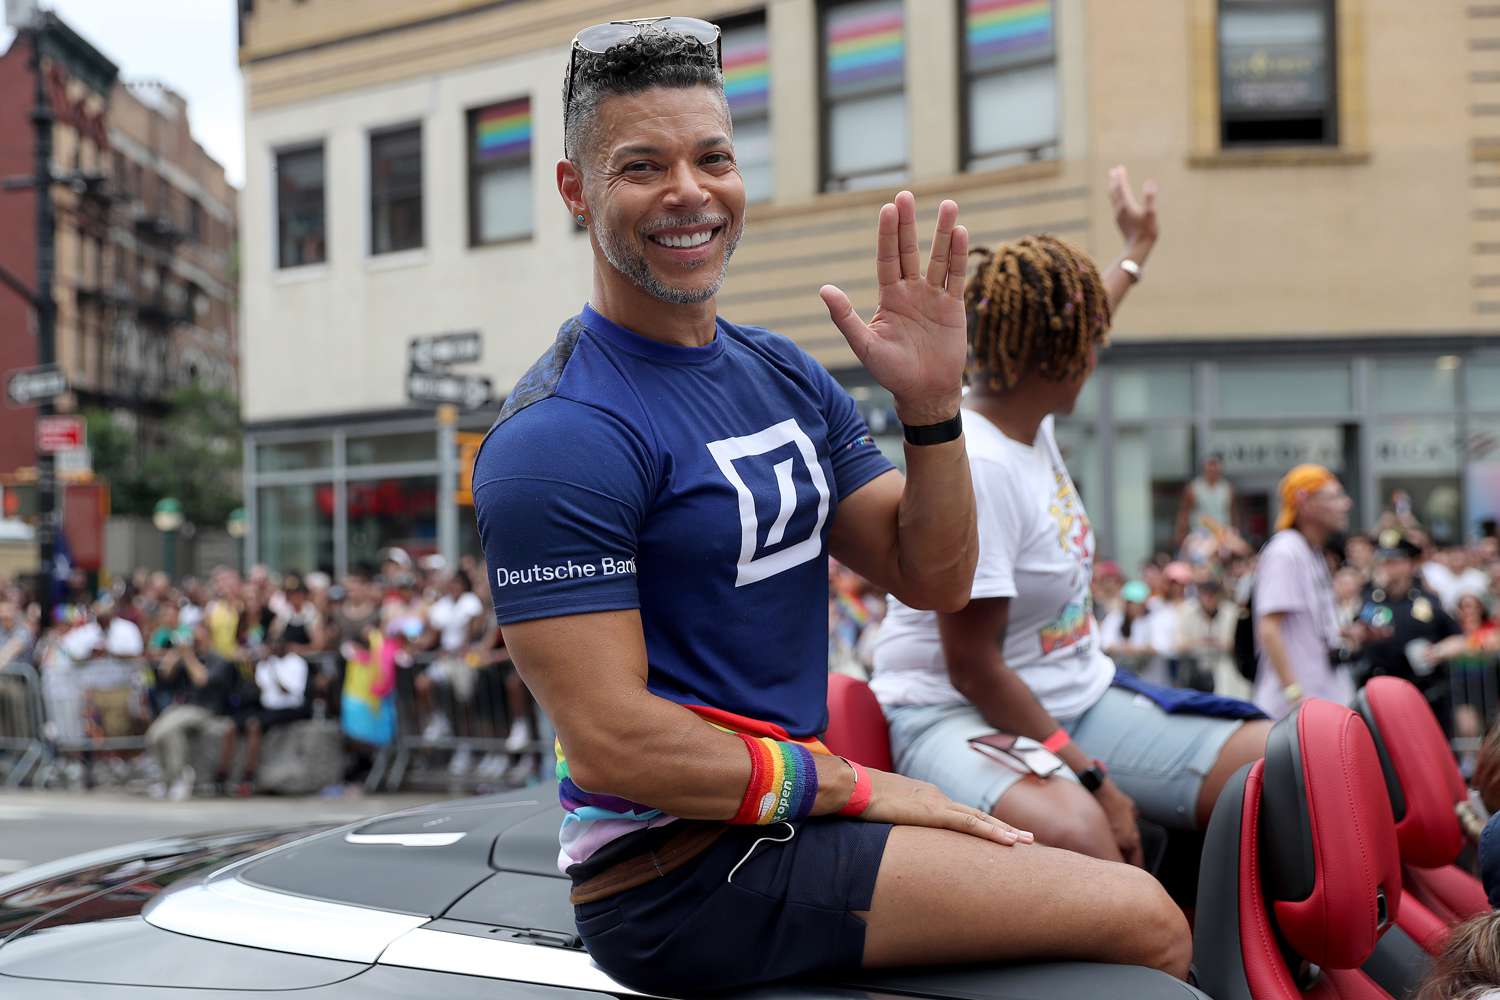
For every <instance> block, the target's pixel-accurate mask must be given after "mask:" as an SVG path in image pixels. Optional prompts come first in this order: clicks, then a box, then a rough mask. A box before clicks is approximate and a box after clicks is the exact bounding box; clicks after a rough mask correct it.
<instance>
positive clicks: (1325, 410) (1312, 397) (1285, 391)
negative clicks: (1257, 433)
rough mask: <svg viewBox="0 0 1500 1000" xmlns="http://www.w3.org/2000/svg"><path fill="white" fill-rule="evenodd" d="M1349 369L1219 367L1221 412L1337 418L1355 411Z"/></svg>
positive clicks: (1312, 365)
mask: <svg viewBox="0 0 1500 1000" xmlns="http://www.w3.org/2000/svg"><path fill="white" fill-rule="evenodd" d="M1353 403H1354V393H1353V391H1352V388H1351V385H1350V378H1349V366H1348V365H1346V364H1336V365H1318V364H1310V365H1256V364H1250V365H1244V364H1234V363H1226V364H1223V365H1220V366H1219V412H1220V413H1221V414H1222V415H1223V416H1226V417H1267V416H1288V415H1297V416H1324V415H1327V416H1334V415H1341V414H1345V413H1348V412H1349V411H1350V410H1351V409H1352V408H1353Z"/></svg>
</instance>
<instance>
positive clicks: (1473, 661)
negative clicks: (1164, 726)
mask: <svg viewBox="0 0 1500 1000" xmlns="http://www.w3.org/2000/svg"><path fill="white" fill-rule="evenodd" d="M1236 506H1237V505H1236V503H1235V499H1234V494H1233V490H1232V488H1230V486H1229V484H1228V481H1227V480H1226V479H1225V478H1224V477H1223V473H1222V469H1221V466H1220V462H1219V461H1218V460H1217V459H1216V458H1211V459H1210V460H1209V461H1208V463H1207V467H1206V468H1205V470H1204V474H1203V475H1202V476H1200V477H1198V478H1197V479H1194V480H1193V481H1192V482H1191V483H1190V484H1188V486H1187V487H1186V488H1185V490H1184V496H1183V504H1182V515H1181V516H1180V517H1179V519H1178V521H1177V545H1176V547H1175V549H1168V550H1163V551H1159V552H1156V553H1155V554H1154V555H1153V556H1152V557H1151V558H1149V559H1147V560H1145V561H1143V562H1142V563H1141V564H1140V565H1139V566H1137V567H1134V569H1133V571H1128V570H1127V569H1126V568H1125V567H1122V566H1121V565H1120V564H1119V563H1116V562H1113V561H1108V560H1101V561H1100V562H1098V563H1096V564H1095V565H1094V569H1093V573H1094V576H1093V588H1092V596H1093V612H1094V615H1095V616H1096V619H1097V621H1098V624H1099V638H1100V642H1101V644H1102V645H1103V647H1104V650H1105V652H1106V653H1108V654H1109V655H1110V656H1111V658H1112V659H1113V660H1114V661H1115V663H1116V665H1118V666H1120V667H1123V668H1125V669H1127V670H1130V671H1132V672H1134V673H1136V674H1137V675H1139V676H1141V677H1142V678H1143V679H1145V680H1148V681H1151V682H1154V683H1158V684H1168V685H1174V686H1179V687H1191V688H1196V689H1198V690H1202V691H1212V692H1214V693H1215V694H1220V695H1225V696H1228V697H1233V698H1241V699H1245V700H1251V699H1252V694H1253V681H1254V677H1255V670H1256V657H1255V645H1254V642H1255V640H1254V632H1253V626H1252V615H1251V603H1252V595H1253V591H1254V581H1255V572H1256V561H1257V550H1256V547H1255V545H1254V544H1252V542H1254V541H1260V540H1259V539H1252V538H1248V535H1247V533H1243V532H1242V531H1241V530H1240V527H1239V522H1240V518H1239V517H1237V516H1236V512H1235V507H1236ZM1325 556H1326V558H1327V561H1328V567H1329V573H1330V576H1331V579H1332V581H1333V587H1334V593H1335V598H1336V601H1337V606H1338V612H1339V616H1340V623H1341V624H1342V625H1345V626H1353V625H1355V624H1356V623H1360V624H1362V625H1364V626H1365V631H1364V632H1363V633H1362V634H1363V635H1364V636H1365V637H1366V638H1365V641H1364V642H1363V643H1362V644H1360V645H1358V646H1357V647H1351V648H1350V649H1349V650H1347V651H1346V655H1345V656H1344V662H1343V663H1342V665H1341V666H1340V667H1338V669H1340V670H1343V671H1347V672H1348V673H1349V675H1350V678H1351V680H1352V682H1353V684H1354V686H1356V687H1358V686H1360V685H1362V684H1363V683H1364V681H1365V680H1366V679H1368V678H1369V677H1372V676H1377V675H1394V676H1398V677H1403V678H1405V679H1407V680H1410V681H1412V682H1413V683H1415V684H1416V685H1417V686H1418V687H1420V688H1421V689H1422V690H1423V691H1424V692H1425V693H1426V694H1427V696H1428V699H1429V701H1430V702H1431V703H1432V706H1433V709H1434V711H1435V712H1436V713H1437V714H1438V717H1439V719H1440V721H1441V722H1442V724H1443V726H1444V728H1445V730H1447V732H1448V734H1449V735H1450V736H1451V737H1454V738H1455V739H1456V743H1455V745H1456V746H1457V747H1459V748H1460V749H1461V750H1462V758H1463V763H1464V766H1465V769H1466V770H1470V769H1472V762H1473V753H1472V751H1473V749H1474V748H1476V747H1477V743H1478V740H1479V738H1480V736H1481V734H1482V733H1483V732H1484V731H1485V728H1486V727H1487V726H1488V725H1491V724H1493V723H1495V722H1496V721H1497V715H1500V713H1497V702H1500V669H1497V668H1500V623H1497V617H1496V612H1497V610H1500V538H1497V537H1496V536H1495V534H1493V533H1488V534H1486V535H1485V536H1484V537H1481V538H1479V539H1476V540H1474V541H1472V542H1469V543H1467V544H1461V545H1449V544H1443V543H1441V542H1439V541H1437V540H1435V539H1434V538H1433V537H1431V535H1430V534H1429V533H1428V532H1427V531H1426V530H1425V528H1424V527H1423V525H1422V524H1420V523H1419V522H1418V521H1417V520H1416V519H1415V518H1414V517H1413V515H1412V513H1411V505H1410V503H1409V501H1408V500H1407V499H1406V498H1405V497H1404V495H1403V494H1401V493H1399V492H1398V493H1396V494H1395V495H1393V496H1392V497H1391V502H1390V504H1389V506H1388V508H1387V509H1386V511H1385V512H1384V513H1383V514H1382V515H1381V516H1380V517H1379V519H1378V521H1377V523H1376V524H1375V525H1374V526H1373V528H1372V529H1371V530H1370V531H1369V532H1367V533H1365V532H1360V533H1351V534H1348V535H1346V536H1344V537H1341V538H1337V539H1334V540H1332V541H1330V543H1329V545H1328V546H1327V549H1326V552H1325ZM829 581H830V593H829V622H830V629H829V660H830V663H831V664H832V667H833V669H835V670H840V671H843V672H847V673H853V674H856V675H862V674H866V673H868V671H869V669H870V665H871V661H870V651H871V650H872V649H873V645H874V636H875V634H876V632H877V630H878V629H879V626H880V620H881V616H882V614H883V612H884V600H883V595H880V594H878V593H874V592H872V591H871V589H870V588H869V586H868V585H867V584H865V583H864V581H862V580H860V579H859V578H858V577H857V576H855V575H854V574H853V573H851V572H850V571H849V570H847V569H845V568H843V567H841V566H839V565H837V564H836V563H835V564H833V565H832V568H831V569H830V574H829Z"/></svg>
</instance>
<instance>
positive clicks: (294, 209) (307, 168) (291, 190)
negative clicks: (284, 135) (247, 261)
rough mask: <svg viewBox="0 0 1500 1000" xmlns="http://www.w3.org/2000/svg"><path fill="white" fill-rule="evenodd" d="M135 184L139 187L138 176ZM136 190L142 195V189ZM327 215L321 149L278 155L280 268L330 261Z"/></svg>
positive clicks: (292, 151) (277, 241)
mask: <svg viewBox="0 0 1500 1000" xmlns="http://www.w3.org/2000/svg"><path fill="white" fill-rule="evenodd" d="M135 183H136V184H137V185H139V184H140V176H139V174H137V175H136V177H135ZM135 190H136V191H137V192H139V191H140V188H139V186H137V187H136V188H135ZM324 212H325V208H324V204H323V147H322V145H321V144H320V145H317V146H308V147H305V148H303V149H289V150H284V151H282V152H279V153H277V154H276V247H277V251H276V266H277V267H301V266H302V265H303V264H321V263H323V261H325V260H327V259H328V244H327V240H326V236H327V218H326V216H325V214H324Z"/></svg>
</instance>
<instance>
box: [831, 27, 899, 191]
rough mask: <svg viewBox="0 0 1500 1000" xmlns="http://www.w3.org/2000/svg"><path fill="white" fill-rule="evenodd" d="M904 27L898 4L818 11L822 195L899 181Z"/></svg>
mask: <svg viewBox="0 0 1500 1000" xmlns="http://www.w3.org/2000/svg"><path fill="white" fill-rule="evenodd" d="M904 28H905V25H904V23H903V21H902V3H901V0H850V2H836V3H828V4H826V5H825V6H824V8H823V144H824V156H823V189H824V190H826V191H842V190H848V189H851V188H860V187H879V186H884V185H888V184H895V183H899V182H900V181H901V180H903V179H904V178H905V176H906V94H905V92H904V87H905V82H906V80H905V76H906V41H905V37H904Z"/></svg>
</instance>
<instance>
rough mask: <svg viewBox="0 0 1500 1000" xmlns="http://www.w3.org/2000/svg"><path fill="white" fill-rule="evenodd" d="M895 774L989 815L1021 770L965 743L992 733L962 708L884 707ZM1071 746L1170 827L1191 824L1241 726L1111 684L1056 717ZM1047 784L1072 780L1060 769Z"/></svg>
mask: <svg viewBox="0 0 1500 1000" xmlns="http://www.w3.org/2000/svg"><path fill="white" fill-rule="evenodd" d="M886 719H887V720H888V721H889V722H890V727H891V753H892V755H893V756H894V758H895V761H896V770H897V771H899V772H901V773H902V774H904V775H907V776H908V777H912V778H917V779H919V780H921V781H928V782H931V783H932V784H934V785H937V786H938V787H939V788H941V789H942V790H943V792H944V793H945V794H946V795H947V796H948V797H949V798H951V799H953V800H954V801H956V802H963V803H965V804H967V805H971V806H973V807H974V808H976V809H983V810H984V811H985V812H993V811H994V809H995V803H997V802H999V801H1000V798H1001V796H1003V795H1004V794H1005V793H1006V792H1007V791H1008V790H1009V789H1010V787H1011V786H1012V785H1014V784H1015V783H1016V782H1017V781H1020V780H1021V772H1019V771H1017V770H1015V769H1013V768H1010V767H1007V766H1005V765H1004V764H1001V763H999V762H998V761H996V760H994V759H993V758H991V757H990V756H989V755H988V754H983V753H980V752H979V751H977V750H975V749H974V748H972V747H971V746H969V743H968V741H969V738H970V737H971V736H982V735H984V734H985V733H993V732H994V731H995V727H994V726H992V725H990V724H989V723H988V722H985V721H984V718H983V717H982V716H981V715H980V714H979V712H978V710H977V709H975V708H974V706H973V705H970V704H968V703H963V704H949V705H901V706H895V707H892V708H889V709H887V710H886ZM1060 721H1061V722H1062V726H1063V728H1064V729H1066V730H1067V731H1068V732H1069V733H1070V734H1071V735H1072V737H1073V742H1074V743H1076V744H1078V748H1079V749H1080V750H1082V751H1083V752H1084V753H1086V754H1088V755H1089V756H1090V757H1095V758H1098V759H1099V760H1102V761H1104V765H1105V767H1107V768H1108V769H1109V776H1110V777H1111V778H1112V779H1114V782H1115V784H1117V785H1119V786H1120V789H1121V790H1122V791H1123V792H1124V793H1125V794H1126V795H1129V796H1130V797H1131V798H1132V799H1134V800H1135V803H1136V805H1137V806H1138V807H1139V808H1140V810H1141V815H1142V816H1144V817H1145V818H1146V819H1149V820H1151V821H1152V822H1154V823H1159V824H1161V825H1162V826H1166V827H1172V828H1175V829H1187V830H1190V829H1193V827H1194V826H1196V824H1197V806H1198V793H1199V792H1200V791H1201V790H1202V788H1203V779H1204V778H1205V777H1206V776H1207V775H1208V772H1209V771H1210V770H1212V769H1213V766H1214V763H1215V762H1216V761H1217V760H1218V759H1219V753H1220V752H1221V751H1222V750H1223V749H1224V744H1225V743H1227V742H1228V741H1229V737H1230V736H1232V735H1234V732H1235V730H1237V729H1238V728H1239V727H1240V725H1241V723H1240V721H1239V720H1237V719H1216V718H1211V717H1209V716H1204V715H1168V714H1167V713H1166V712H1164V711H1162V710H1161V708H1160V707H1158V706H1157V704H1156V703H1155V702H1153V701H1151V699H1149V698H1146V697H1145V696H1143V695H1137V694H1134V693H1132V692H1129V691H1125V690H1123V689H1121V688H1115V687H1112V688H1110V689H1109V690H1107V691H1105V692H1104V696H1103V697H1101V698H1100V699H1099V700H1098V701H1097V702H1095V703H1094V704H1093V706H1092V707H1090V708H1089V709H1088V710H1087V711H1085V712H1084V713H1083V714H1082V715H1080V716H1078V717H1076V718H1073V719H1068V720H1060ZM1052 780H1062V781H1069V780H1075V781H1076V780H1077V779H1076V778H1074V777H1073V772H1072V771H1070V770H1068V769H1067V768H1066V767H1064V768H1062V769H1061V770H1059V771H1057V772H1056V773H1055V774H1054V775H1053V779H1052Z"/></svg>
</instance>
